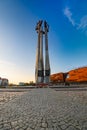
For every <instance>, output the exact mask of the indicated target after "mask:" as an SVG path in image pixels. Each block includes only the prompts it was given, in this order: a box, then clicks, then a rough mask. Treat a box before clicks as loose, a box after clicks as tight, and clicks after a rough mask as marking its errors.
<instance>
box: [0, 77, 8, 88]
mask: <svg viewBox="0 0 87 130" xmlns="http://www.w3.org/2000/svg"><path fill="white" fill-rule="evenodd" d="M8 83H9V81H8V79H6V78H1V77H0V86H8Z"/></svg>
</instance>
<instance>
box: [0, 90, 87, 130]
mask: <svg viewBox="0 0 87 130" xmlns="http://www.w3.org/2000/svg"><path fill="white" fill-rule="evenodd" d="M0 93H1V92H0ZM20 93H21V92H20ZM2 94H3V92H2ZM16 95H17V96H14V98H11V100H6V102H5V103H2V104H1V105H0V130H87V91H73V90H72V91H67V90H66V91H55V89H50V88H37V89H32V90H31V91H30V90H28V91H27V92H24V93H23V92H22V93H21V94H19V92H18V93H17V92H16ZM7 97H8V96H7Z"/></svg>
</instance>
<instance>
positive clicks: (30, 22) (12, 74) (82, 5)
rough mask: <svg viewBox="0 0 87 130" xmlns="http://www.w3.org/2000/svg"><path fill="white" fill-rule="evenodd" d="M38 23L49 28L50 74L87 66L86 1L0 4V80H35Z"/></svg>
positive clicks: (34, 0) (33, 0)
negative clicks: (36, 29)
mask: <svg viewBox="0 0 87 130" xmlns="http://www.w3.org/2000/svg"><path fill="white" fill-rule="evenodd" d="M40 19H43V20H46V21H47V22H48V24H49V27H50V28H49V34H48V37H49V56H50V65H51V73H57V72H67V71H69V70H71V69H73V68H77V67H82V66H86V65H87V60H86V57H87V0H84V2H83V0H38V1H37V0H0V77H6V78H8V79H9V81H10V82H13V83H18V82H20V81H22V82H29V81H31V80H33V81H34V80H35V76H34V74H35V58H36V47H37V33H36V31H35V26H36V23H37V22H38V20H40Z"/></svg>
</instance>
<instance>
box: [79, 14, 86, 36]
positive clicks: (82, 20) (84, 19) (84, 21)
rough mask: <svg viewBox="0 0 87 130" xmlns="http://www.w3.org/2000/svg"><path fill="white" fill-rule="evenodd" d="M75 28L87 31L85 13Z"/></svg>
mask: <svg viewBox="0 0 87 130" xmlns="http://www.w3.org/2000/svg"><path fill="white" fill-rule="evenodd" d="M77 29H78V30H82V31H83V32H86V33H87V15H85V16H83V17H82V18H81V20H80V24H78V27H77Z"/></svg>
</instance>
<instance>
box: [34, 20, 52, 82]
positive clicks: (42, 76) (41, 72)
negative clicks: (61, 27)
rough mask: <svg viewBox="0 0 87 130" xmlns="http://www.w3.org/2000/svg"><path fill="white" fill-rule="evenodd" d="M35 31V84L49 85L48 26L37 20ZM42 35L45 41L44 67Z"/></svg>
mask: <svg viewBox="0 0 87 130" xmlns="http://www.w3.org/2000/svg"><path fill="white" fill-rule="evenodd" d="M43 23H44V24H43ZM43 28H44V29H43ZM35 29H36V31H37V33H38V44H37V51H36V66H35V81H36V83H49V82H50V62H49V51H48V32H49V25H48V24H47V22H46V21H44V22H43V21H42V20H39V22H38V23H37V25H36V28H35ZM43 35H44V36H45V40H44V41H45V67H44V58H43Z"/></svg>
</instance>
